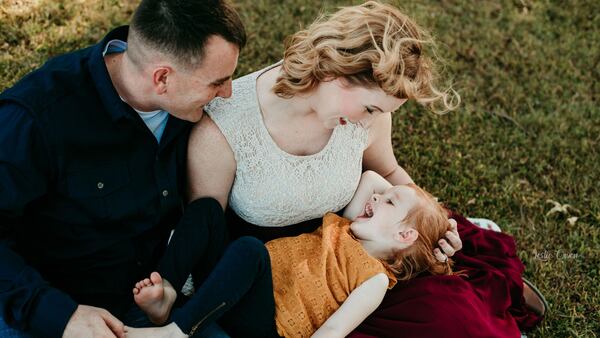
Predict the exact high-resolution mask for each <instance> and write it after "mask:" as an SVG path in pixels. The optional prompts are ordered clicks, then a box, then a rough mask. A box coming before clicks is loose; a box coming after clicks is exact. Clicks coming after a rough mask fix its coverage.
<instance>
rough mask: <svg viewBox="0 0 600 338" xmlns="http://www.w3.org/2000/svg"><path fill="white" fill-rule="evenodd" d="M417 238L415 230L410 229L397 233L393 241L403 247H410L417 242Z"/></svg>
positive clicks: (417, 234)
mask: <svg viewBox="0 0 600 338" xmlns="http://www.w3.org/2000/svg"><path fill="white" fill-rule="evenodd" d="M417 238H419V233H418V232H417V230H415V229H412V228H410V229H407V230H404V231H399V232H398V233H396V236H395V239H396V240H397V241H398V242H400V243H402V244H404V245H411V244H412V243H414V242H415V241H416V240H417Z"/></svg>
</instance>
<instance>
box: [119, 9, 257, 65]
mask: <svg viewBox="0 0 600 338" xmlns="http://www.w3.org/2000/svg"><path fill="white" fill-rule="evenodd" d="M130 30H132V31H133V33H134V34H135V37H136V38H137V39H139V40H140V41H141V42H142V43H143V44H144V45H146V46H148V47H151V48H153V49H155V50H157V51H159V52H162V53H164V54H166V55H168V56H170V57H173V58H174V60H175V61H176V62H178V63H179V64H181V65H183V66H186V67H188V66H196V65H199V64H200V61H201V59H202V57H203V56H204V46H205V44H206V41H207V39H208V38H209V37H210V36H212V35H219V36H221V37H222V38H224V39H225V40H227V41H229V42H231V43H233V44H236V45H237V46H238V47H239V48H240V49H241V48H242V47H243V46H244V45H245V44H246V30H245V29H244V25H243V23H242V20H241V18H240V16H239V14H238V13H237V11H236V10H235V9H234V8H233V6H232V5H231V3H229V2H228V1H226V0H142V1H141V3H140V5H139V6H138V8H137V10H136V11H135V14H134V15H133V19H132V21H131V27H130Z"/></svg>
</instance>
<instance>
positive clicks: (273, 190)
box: [205, 67, 368, 227]
mask: <svg viewBox="0 0 600 338" xmlns="http://www.w3.org/2000/svg"><path fill="white" fill-rule="evenodd" d="M268 69H270V67H268V68H266V69H264V70H261V71H258V72H255V73H252V74H249V75H246V76H243V77H241V78H239V79H236V80H235V81H233V93H232V96H231V98H229V99H222V98H217V99H215V100H213V101H212V102H211V103H210V104H209V105H208V106H206V107H205V110H206V112H207V113H208V115H209V116H210V117H211V118H212V120H213V121H214V122H215V123H216V124H217V126H218V127H219V129H220V130H221V132H222V133H223V135H224V136H225V138H226V139H227V142H229V145H230V147H231V149H232V150H233V153H234V156H235V160H236V162H237V170H236V173H235V180H234V182H233V186H232V188H231V193H230V195H229V205H230V207H231V208H232V209H233V210H234V211H235V212H236V213H237V214H238V216H240V217H241V218H243V219H244V220H245V221H247V222H249V223H252V224H255V225H258V226H266V227H281V226H286V225H290V224H296V223H300V222H303V221H306V220H310V219H314V218H319V217H323V215H325V214H326V213H327V212H330V211H331V212H336V211H338V210H340V209H342V208H343V207H344V206H346V204H348V202H350V200H351V198H352V196H353V195H354V191H355V190H356V188H357V186H358V182H359V179H360V175H361V172H362V156H363V151H364V150H365V148H366V146H367V138H368V133H367V130H365V129H364V128H362V127H360V126H357V125H354V124H350V123H348V124H346V125H339V126H337V127H336V128H335V129H334V130H333V133H332V135H331V138H330V139H329V142H328V143H327V145H326V146H325V147H324V148H323V149H322V150H321V151H320V152H318V153H316V154H313V155H308V156H296V155H292V154H289V153H287V152H285V151H283V150H282V149H281V148H279V146H278V145H277V144H276V143H275V141H274V140H273V139H272V137H271V135H270V134H269V132H268V130H267V128H266V126H265V124H264V121H263V118H262V113H261V111H260V107H259V103H258V99H257V93H256V79H257V77H258V76H259V75H260V74H262V73H263V72H264V71H266V70H268Z"/></svg>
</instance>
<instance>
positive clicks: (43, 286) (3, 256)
mask: <svg viewBox="0 0 600 338" xmlns="http://www.w3.org/2000/svg"><path fill="white" fill-rule="evenodd" d="M0 145H1V146H0V311H1V312H0V316H2V317H3V318H4V321H5V322H6V323H7V324H8V325H9V326H11V327H14V328H17V329H21V330H28V331H30V332H32V333H34V334H35V335H36V336H50V337H60V336H62V334H63V332H64V329H65V327H66V325H67V323H68V321H69V319H70V318H71V315H72V314H73V312H75V309H76V308H77V303H76V302H75V301H74V300H73V299H72V298H71V297H69V296H68V295H67V294H65V293H64V292H62V291H60V290H58V289H55V288H52V287H51V286H50V285H49V284H48V282H46V281H45V280H44V279H43V278H42V276H41V275H40V274H39V272H38V271H36V270H35V269H34V268H32V267H31V266H28V265H27V263H26V262H25V260H24V259H23V258H22V257H21V256H20V255H19V254H18V253H17V252H15V251H14V236H15V232H16V230H18V226H19V221H18V218H19V217H20V216H22V215H23V210H24V208H25V206H26V205H27V204H28V203H30V202H31V201H33V200H35V199H36V198H39V197H40V196H42V195H43V194H44V193H45V192H46V189H47V185H48V181H49V177H50V175H51V164H50V156H49V149H48V147H47V143H46V142H45V140H44V138H43V137H42V133H41V131H40V128H39V126H38V125H37V124H36V122H35V121H34V119H33V118H32V117H31V115H30V114H29V112H28V111H27V110H26V109H25V108H24V107H22V106H20V105H18V104H15V103H10V102H9V103H6V102H0Z"/></svg>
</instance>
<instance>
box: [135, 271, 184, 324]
mask: <svg viewBox="0 0 600 338" xmlns="http://www.w3.org/2000/svg"><path fill="white" fill-rule="evenodd" d="M176 298H177V292H176V291H175V289H173V286H172V285H171V283H169V282H168V281H167V280H166V279H162V277H161V276H160V274H159V273H158V272H153V273H151V274H150V278H146V279H144V280H142V281H139V282H137V283H136V284H135V287H134V288H133V299H135V303H136V304H137V305H138V306H139V307H140V309H142V311H144V312H145V313H146V314H147V315H148V318H150V320H151V321H152V322H153V323H154V324H157V325H161V324H164V322H165V321H167V319H168V318H169V313H170V312H171V307H173V303H175V299H176Z"/></svg>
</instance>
